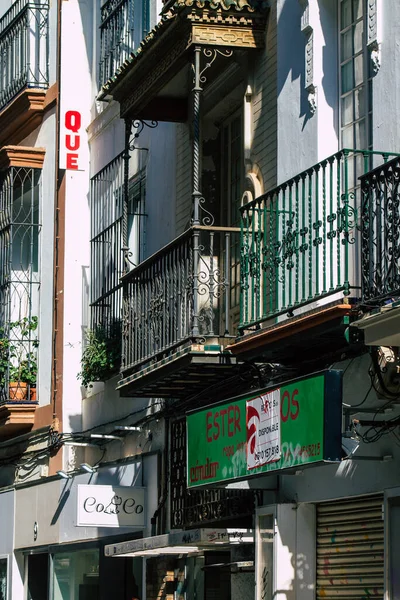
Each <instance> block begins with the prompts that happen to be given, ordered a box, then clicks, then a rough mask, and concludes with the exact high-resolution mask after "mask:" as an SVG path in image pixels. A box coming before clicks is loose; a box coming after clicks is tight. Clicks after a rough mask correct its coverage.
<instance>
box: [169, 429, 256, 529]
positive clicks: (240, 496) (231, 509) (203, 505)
mask: <svg viewBox="0 0 400 600" xmlns="http://www.w3.org/2000/svg"><path fill="white" fill-rule="evenodd" d="M186 465H187V463H186V419H185V418H183V419H182V418H181V419H177V420H176V421H173V422H172V423H171V465H170V468H171V527H172V528H174V529H175V528H186V527H196V526H197V527H198V526H201V525H205V524H207V523H215V521H222V520H229V519H234V518H237V517H241V518H245V517H246V516H249V515H252V514H253V512H254V508H255V500H256V497H257V492H252V491H249V490H223V489H217V488H215V489H204V490H188V489H187V486H186V483H187V482H186V468H187V466H186Z"/></svg>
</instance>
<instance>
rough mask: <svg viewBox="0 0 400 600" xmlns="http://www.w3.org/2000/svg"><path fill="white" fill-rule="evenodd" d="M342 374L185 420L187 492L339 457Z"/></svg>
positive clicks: (220, 406)
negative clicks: (208, 485)
mask: <svg viewBox="0 0 400 600" xmlns="http://www.w3.org/2000/svg"><path fill="white" fill-rule="evenodd" d="M341 416H342V372H341V371H323V372H320V373H316V374H315V375H313V376H311V377H307V378H301V379H296V380H292V381H290V382H288V383H285V384H284V385H282V386H281V387H279V388H277V387H274V388H271V387H270V388H267V389H265V390H261V391H259V392H257V394H254V393H253V394H252V395H248V396H245V397H240V398H234V399H232V400H230V401H228V402H224V403H223V404H218V405H215V406H210V407H208V408H206V409H204V410H201V411H198V412H193V413H191V414H189V415H188V416H187V419H186V422H187V465H188V469H187V484H188V487H189V488H192V487H196V486H201V485H203V486H204V485H206V484H211V483H218V482H228V481H232V480H235V479H247V478H248V477H252V476H254V475H260V474H263V473H268V472H271V471H275V472H276V471H283V470H285V469H291V468H294V467H295V468H300V467H302V466H305V465H309V464H312V463H319V462H322V461H337V460H340V455H341V426H342V424H341Z"/></svg>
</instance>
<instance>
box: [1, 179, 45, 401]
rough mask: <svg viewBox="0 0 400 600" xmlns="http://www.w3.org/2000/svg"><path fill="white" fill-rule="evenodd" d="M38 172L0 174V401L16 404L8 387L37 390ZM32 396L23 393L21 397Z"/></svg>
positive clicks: (38, 282)
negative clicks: (10, 385) (26, 386)
mask: <svg viewBox="0 0 400 600" xmlns="http://www.w3.org/2000/svg"><path fill="white" fill-rule="evenodd" d="M40 173H41V172H40V170H38V169H30V168H24V167H18V168H16V167H12V168H10V169H9V170H8V171H6V172H5V173H3V174H1V175H0V400H1V401H2V402H4V401H7V400H9V399H10V398H11V399H17V397H16V396H12V392H11V390H10V388H9V384H10V382H11V381H15V382H17V383H18V386H17V387H21V385H20V384H21V383H27V384H28V386H30V387H31V388H33V387H35V385H36V370H37V347H38V337H37V315H38V314H39V289H40V268H39V235H40V211H39V208H40V206H39V205H40ZM27 380H28V381H27ZM31 391H32V390H27V392H26V393H30V392H31ZM14 393H16V392H14ZM10 394H11V395H10ZM28 398H29V397H28ZM18 399H21V398H19V397H18Z"/></svg>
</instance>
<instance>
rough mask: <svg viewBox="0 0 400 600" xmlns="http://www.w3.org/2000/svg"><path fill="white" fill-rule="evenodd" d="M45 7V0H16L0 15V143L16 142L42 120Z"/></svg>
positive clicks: (45, 80)
mask: <svg viewBox="0 0 400 600" xmlns="http://www.w3.org/2000/svg"><path fill="white" fill-rule="evenodd" d="M48 11H49V5H48V3H47V2H40V1H37V0H32V1H29V0H17V1H16V2H14V4H13V5H12V6H11V8H10V9H9V10H8V11H7V12H6V13H5V14H4V15H3V17H2V18H1V19H0V55H1V61H0V124H1V127H0V130H1V133H0V145H3V144H4V143H8V144H17V143H19V142H20V141H21V140H22V139H23V138H24V137H26V136H27V135H28V134H29V133H30V132H31V131H33V129H34V128H35V127H37V125H38V124H40V122H41V120H42V117H43V107H44V99H45V95H46V93H45V90H46V89H47V88H48V84H49V75H48V57H49V38H48Z"/></svg>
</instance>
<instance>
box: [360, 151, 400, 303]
mask: <svg viewBox="0 0 400 600" xmlns="http://www.w3.org/2000/svg"><path fill="white" fill-rule="evenodd" d="M361 190H362V236H361V238H362V263H361V270H362V299H363V302H364V303H366V304H383V303H384V302H385V301H387V300H389V299H391V298H395V299H398V298H399V297H400V157H396V158H394V159H393V160H391V161H390V162H387V163H385V164H383V165H381V166H379V167H377V168H376V169H373V170H372V171H370V172H369V173H366V174H365V175H363V176H362V177H361Z"/></svg>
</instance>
